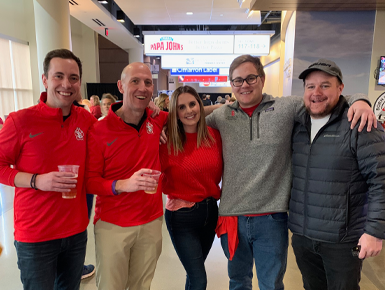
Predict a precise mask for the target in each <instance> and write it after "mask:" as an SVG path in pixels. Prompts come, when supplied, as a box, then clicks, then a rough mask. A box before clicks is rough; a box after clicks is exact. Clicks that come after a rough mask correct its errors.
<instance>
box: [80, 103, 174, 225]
mask: <svg viewBox="0 0 385 290" xmlns="http://www.w3.org/2000/svg"><path fill="white" fill-rule="evenodd" d="M121 105H122V103H116V104H113V105H112V106H111V109H110V112H109V114H108V115H107V116H106V117H105V118H104V119H103V120H101V121H99V122H97V123H95V125H94V126H93V128H92V129H91V130H90V132H89V135H88V140H87V142H88V152H87V153H88V154H87V173H86V184H87V192H88V193H92V194H96V195H97V197H96V206H95V219H94V223H96V222H97V221H98V220H99V219H101V220H102V221H105V222H109V223H112V224H115V225H118V226H121V227H129V226H137V225H142V224H145V223H148V222H151V221H153V220H155V219H156V218H158V217H160V216H162V214H163V203H162V188H161V182H160V183H159V186H158V191H157V193H155V194H147V193H145V192H144V191H143V190H140V191H136V192H129V193H127V192H123V193H121V194H120V195H114V194H113V192H112V187H111V185H112V182H113V181H114V180H120V179H127V178H130V177H131V176H132V174H134V173H135V172H136V171H138V170H139V169H141V168H150V169H155V170H160V162H159V138H160V133H161V132H162V128H163V125H164V124H165V123H166V121H167V113H165V112H160V114H159V116H157V117H155V118H151V117H150V116H151V113H152V111H150V110H148V109H146V113H147V118H146V120H145V121H144V123H143V124H142V126H141V128H140V130H139V132H138V131H137V130H135V129H134V128H133V127H131V126H130V125H128V124H126V123H125V122H124V121H123V120H122V119H121V118H119V117H118V116H117V115H116V114H115V113H114V112H115V111H116V110H117V109H119V108H120V106H121ZM111 110H112V112H111Z"/></svg>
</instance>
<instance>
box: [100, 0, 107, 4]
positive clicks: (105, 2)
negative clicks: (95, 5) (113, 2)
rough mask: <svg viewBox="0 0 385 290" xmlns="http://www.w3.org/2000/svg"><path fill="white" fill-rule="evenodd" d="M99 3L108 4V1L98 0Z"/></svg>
mask: <svg viewBox="0 0 385 290" xmlns="http://www.w3.org/2000/svg"><path fill="white" fill-rule="evenodd" d="M98 2H99V3H100V4H108V1H106V0H99V1H98Z"/></svg>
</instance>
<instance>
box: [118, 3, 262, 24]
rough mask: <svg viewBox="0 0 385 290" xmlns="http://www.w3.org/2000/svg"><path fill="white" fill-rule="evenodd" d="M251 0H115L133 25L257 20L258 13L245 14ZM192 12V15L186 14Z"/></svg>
mask: <svg viewBox="0 0 385 290" xmlns="http://www.w3.org/2000/svg"><path fill="white" fill-rule="evenodd" d="M250 2H251V0H245V1H244V2H243V3H242V7H240V5H239V3H238V0H141V1H139V0H115V3H116V4H118V5H119V7H120V8H121V9H122V10H123V11H124V13H125V14H126V15H127V16H128V18H130V19H131V21H132V22H133V23H134V24H136V25H178V24H180V25H182V24H183V25H198V24H207V25H215V24H222V25H223V24H226V25H229V24H249V25H251V24H254V25H255V24H260V23H261V16H260V13H259V12H257V13H253V14H252V15H251V16H250V17H249V18H247V13H246V10H248V8H250ZM186 12H193V15H186Z"/></svg>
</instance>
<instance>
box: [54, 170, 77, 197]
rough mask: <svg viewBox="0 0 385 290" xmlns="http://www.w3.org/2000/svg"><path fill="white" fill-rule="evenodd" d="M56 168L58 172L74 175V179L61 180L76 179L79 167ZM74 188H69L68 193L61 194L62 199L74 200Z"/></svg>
mask: <svg viewBox="0 0 385 290" xmlns="http://www.w3.org/2000/svg"><path fill="white" fill-rule="evenodd" d="M58 168H59V172H71V173H75V177H62V178H78V173H79V165H59V166H58ZM75 185H76V184H75ZM76 187H77V186H76ZM76 187H75V188H71V191H70V192H62V194H61V197H62V198H76V194H77V190H76Z"/></svg>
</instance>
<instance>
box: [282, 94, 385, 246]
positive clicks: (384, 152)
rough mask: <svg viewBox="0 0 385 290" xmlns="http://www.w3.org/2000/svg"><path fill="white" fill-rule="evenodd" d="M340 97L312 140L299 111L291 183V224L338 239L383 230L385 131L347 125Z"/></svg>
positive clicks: (311, 235) (307, 233) (378, 234)
mask: <svg viewBox="0 0 385 290" xmlns="http://www.w3.org/2000/svg"><path fill="white" fill-rule="evenodd" d="M348 109H349V108H348V105H347V103H346V101H345V100H344V99H343V98H342V97H340V100H339V102H338V104H337V106H336V107H335V108H334V110H333V112H332V114H331V117H330V119H329V121H328V122H327V124H326V125H325V126H323V127H322V128H321V129H320V131H319V132H318V133H317V135H316V136H315V138H314V140H313V143H310V130H311V121H310V116H309V114H308V113H307V112H306V110H304V111H302V112H301V114H299V115H298V120H297V122H296V124H295V126H294V130H293V136H292V138H293V139H292V146H293V185H292V191H291V199H290V205H289V207H290V211H289V228H290V230H291V231H292V232H293V233H296V234H299V235H303V236H306V237H308V238H311V239H314V240H319V241H325V242H333V243H341V242H353V241H358V239H359V238H360V236H361V235H362V234H363V233H364V232H365V233H367V234H369V235H372V236H375V237H377V238H381V239H384V235H385V134H384V130H383V128H382V127H381V125H380V124H378V129H375V128H373V129H372V132H370V133H368V132H367V131H366V128H365V129H364V131H363V132H361V133H358V130H357V129H358V126H356V127H355V128H354V129H353V130H351V129H350V123H349V122H348V120H347V111H348Z"/></svg>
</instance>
